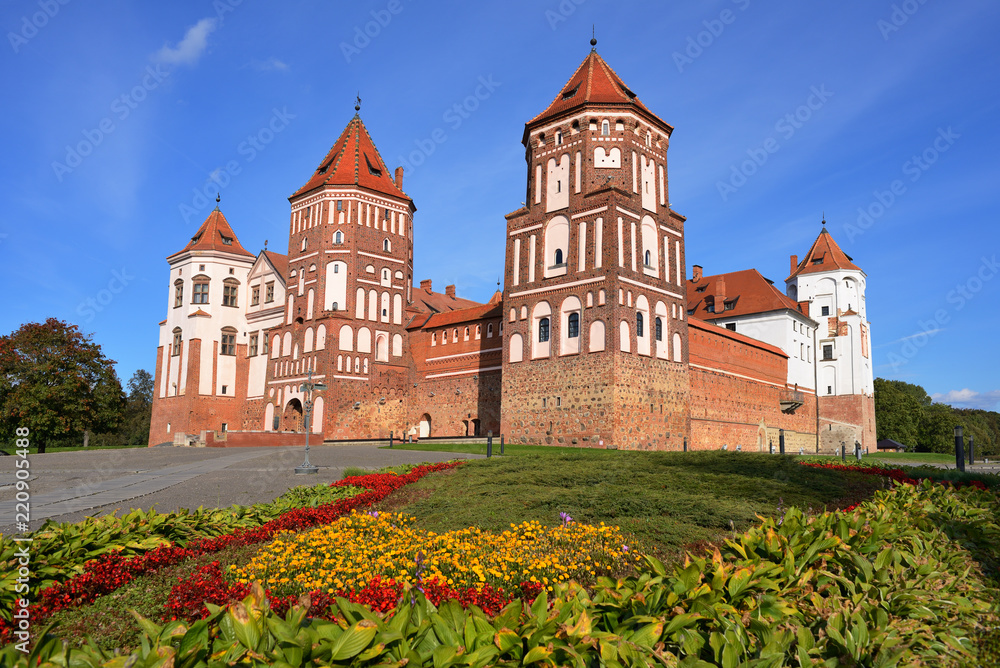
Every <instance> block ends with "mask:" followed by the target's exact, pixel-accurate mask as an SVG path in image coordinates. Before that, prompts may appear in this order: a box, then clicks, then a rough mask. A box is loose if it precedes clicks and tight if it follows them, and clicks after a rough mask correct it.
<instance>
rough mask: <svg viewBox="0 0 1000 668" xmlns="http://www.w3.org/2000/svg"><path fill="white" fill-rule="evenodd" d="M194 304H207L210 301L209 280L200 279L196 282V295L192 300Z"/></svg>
mask: <svg viewBox="0 0 1000 668" xmlns="http://www.w3.org/2000/svg"><path fill="white" fill-rule="evenodd" d="M191 303H192V304H207V303H208V281H207V280H203V281H198V282H196V283H195V284H194V295H193V296H192V300H191Z"/></svg>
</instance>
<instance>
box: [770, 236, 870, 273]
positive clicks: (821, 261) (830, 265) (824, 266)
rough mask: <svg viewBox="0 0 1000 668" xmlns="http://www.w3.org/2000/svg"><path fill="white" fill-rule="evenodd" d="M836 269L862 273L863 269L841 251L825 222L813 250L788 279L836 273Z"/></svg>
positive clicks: (810, 250) (811, 249)
mask: <svg viewBox="0 0 1000 668" xmlns="http://www.w3.org/2000/svg"><path fill="white" fill-rule="evenodd" d="M835 269H853V270H855V271H861V268H860V267H858V266H857V265H855V264H854V261H853V259H852V258H851V256H850V255H848V254H847V253H845V252H844V251H843V250H841V248H840V246H838V245H837V242H836V241H834V240H833V235H831V234H830V232H829V231H827V229H826V222H825V221H824V224H823V229H822V231H820V233H819V236H818V237H817V238H816V241H814V242H813V245H812V248H810V249H809V252H808V253H806V256H805V257H804V258H802V261H801V262H799V264H798V266H797V267H795V271H793V272H792V275H791V276H789V277H788V278H786V279H785V280H786V281H790V280H792V279H793V278H795V277H796V276H798V275H800V274H818V273H820V272H824V271H834V270H835Z"/></svg>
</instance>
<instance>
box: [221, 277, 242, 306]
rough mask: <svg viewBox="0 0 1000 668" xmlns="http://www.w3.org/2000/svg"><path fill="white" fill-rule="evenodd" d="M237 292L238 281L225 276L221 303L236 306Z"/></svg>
mask: <svg viewBox="0 0 1000 668" xmlns="http://www.w3.org/2000/svg"><path fill="white" fill-rule="evenodd" d="M238 294H239V283H237V282H236V281H235V280H234V279H231V278H227V279H226V280H225V282H224V283H223V285H222V305H223V306H237V297H238Z"/></svg>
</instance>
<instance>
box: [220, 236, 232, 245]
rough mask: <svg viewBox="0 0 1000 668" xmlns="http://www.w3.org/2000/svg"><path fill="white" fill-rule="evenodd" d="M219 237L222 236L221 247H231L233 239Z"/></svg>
mask: <svg viewBox="0 0 1000 668" xmlns="http://www.w3.org/2000/svg"><path fill="white" fill-rule="evenodd" d="M221 236H222V245H223V246H232V245H233V238H232V237H227V236H225V235H221Z"/></svg>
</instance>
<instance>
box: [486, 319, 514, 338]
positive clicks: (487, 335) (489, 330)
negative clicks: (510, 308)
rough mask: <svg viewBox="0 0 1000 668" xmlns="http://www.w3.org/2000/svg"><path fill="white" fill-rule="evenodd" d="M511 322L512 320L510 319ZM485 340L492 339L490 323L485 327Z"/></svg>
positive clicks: (491, 325)
mask: <svg viewBox="0 0 1000 668" xmlns="http://www.w3.org/2000/svg"><path fill="white" fill-rule="evenodd" d="M511 320H514V319H513V318H511ZM486 338H487V339H490V338H493V323H492V322H491V323H489V324H487V325H486Z"/></svg>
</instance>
